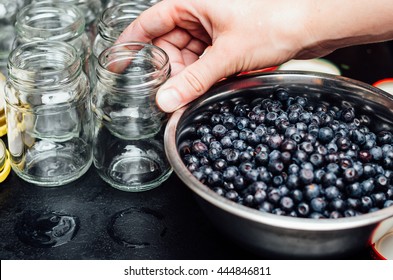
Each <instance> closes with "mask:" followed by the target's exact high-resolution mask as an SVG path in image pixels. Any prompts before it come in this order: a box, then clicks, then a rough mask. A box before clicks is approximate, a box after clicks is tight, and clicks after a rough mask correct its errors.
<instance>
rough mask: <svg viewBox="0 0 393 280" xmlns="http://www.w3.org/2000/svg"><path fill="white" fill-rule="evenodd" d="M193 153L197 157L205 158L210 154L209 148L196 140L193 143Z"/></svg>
mask: <svg viewBox="0 0 393 280" xmlns="http://www.w3.org/2000/svg"><path fill="white" fill-rule="evenodd" d="M191 151H192V152H193V153H194V154H195V155H197V156H205V155H207V152H208V147H207V146H206V144H205V143H203V142H202V141H201V140H195V141H194V142H193V143H192V146H191Z"/></svg>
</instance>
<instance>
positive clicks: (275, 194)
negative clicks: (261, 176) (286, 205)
mask: <svg viewBox="0 0 393 280" xmlns="http://www.w3.org/2000/svg"><path fill="white" fill-rule="evenodd" d="M267 200H268V201H269V202H270V203H272V204H273V205H274V204H277V203H278V202H279V201H280V200H281V193H280V191H279V190H278V189H277V188H271V189H270V190H268V192H267Z"/></svg>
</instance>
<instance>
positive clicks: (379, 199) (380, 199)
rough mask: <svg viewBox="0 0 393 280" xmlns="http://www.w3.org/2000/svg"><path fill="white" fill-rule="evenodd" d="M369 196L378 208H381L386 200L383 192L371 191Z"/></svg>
mask: <svg viewBox="0 0 393 280" xmlns="http://www.w3.org/2000/svg"><path fill="white" fill-rule="evenodd" d="M370 197H371V199H372V200H373V203H374V205H375V206H377V207H379V208H382V207H383V204H384V203H385V201H386V195H385V194H384V193H383V192H378V193H373V194H371V196H370Z"/></svg>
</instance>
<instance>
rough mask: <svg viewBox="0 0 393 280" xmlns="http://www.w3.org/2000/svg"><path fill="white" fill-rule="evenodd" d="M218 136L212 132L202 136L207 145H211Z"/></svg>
mask: <svg viewBox="0 0 393 280" xmlns="http://www.w3.org/2000/svg"><path fill="white" fill-rule="evenodd" d="M215 140H216V138H215V137H214V136H213V135H212V134H205V135H203V136H202V137H201V141H202V142H203V143H205V144H206V145H210V143H211V142H213V141H215Z"/></svg>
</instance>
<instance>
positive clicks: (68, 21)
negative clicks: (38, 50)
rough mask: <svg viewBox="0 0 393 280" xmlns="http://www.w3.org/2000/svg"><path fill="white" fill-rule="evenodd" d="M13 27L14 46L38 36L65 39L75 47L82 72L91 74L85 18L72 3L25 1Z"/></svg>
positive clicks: (49, 38) (52, 39)
mask: <svg viewBox="0 0 393 280" xmlns="http://www.w3.org/2000/svg"><path fill="white" fill-rule="evenodd" d="M15 28H16V40H15V44H14V45H15V46H18V45H21V44H24V43H28V42H34V41H41V40H49V41H61V42H67V43H69V44H70V45H72V46H73V47H75V48H76V49H77V51H78V54H79V56H80V57H81V59H82V61H83V69H84V71H85V73H86V74H87V75H88V76H90V75H93V73H94V71H93V70H92V68H90V67H92V65H91V63H90V61H89V59H90V53H91V48H90V41H89V38H88V36H87V34H86V32H85V19H84V17H83V14H82V12H81V11H80V10H79V9H78V8H77V7H75V6H74V5H70V4H64V3H50V2H44V1H43V2H42V3H33V4H30V5H27V6H26V7H24V8H23V9H22V10H21V11H20V12H19V13H18V14H17V18H16V23H15Z"/></svg>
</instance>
